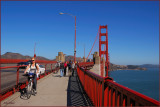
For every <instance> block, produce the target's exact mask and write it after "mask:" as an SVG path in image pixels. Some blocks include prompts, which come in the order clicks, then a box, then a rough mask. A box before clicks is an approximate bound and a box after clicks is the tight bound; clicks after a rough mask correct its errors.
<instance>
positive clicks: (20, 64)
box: [17, 62, 29, 69]
mask: <svg viewBox="0 0 160 107" xmlns="http://www.w3.org/2000/svg"><path fill="white" fill-rule="evenodd" d="M23 65H26V66H23ZM28 65H29V62H19V63H18V64H17V66H22V67H19V68H21V69H26V67H27V66H28Z"/></svg>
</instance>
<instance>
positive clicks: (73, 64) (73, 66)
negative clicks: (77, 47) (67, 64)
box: [72, 62, 75, 76]
mask: <svg viewBox="0 0 160 107" xmlns="http://www.w3.org/2000/svg"><path fill="white" fill-rule="evenodd" d="M74 69H75V63H74V62H73V63H72V76H74Z"/></svg>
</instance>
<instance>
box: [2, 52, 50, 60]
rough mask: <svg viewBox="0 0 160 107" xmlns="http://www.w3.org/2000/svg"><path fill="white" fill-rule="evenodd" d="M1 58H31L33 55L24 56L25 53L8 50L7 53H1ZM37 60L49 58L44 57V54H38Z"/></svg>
mask: <svg viewBox="0 0 160 107" xmlns="http://www.w3.org/2000/svg"><path fill="white" fill-rule="evenodd" d="M1 58H2V59H27V60H29V59H31V58H32V57H31V56H28V55H27V56H24V55H21V54H19V53H12V52H6V53H5V54H3V55H1ZM36 59H37V60H49V59H47V58H45V57H42V56H37V57H36Z"/></svg>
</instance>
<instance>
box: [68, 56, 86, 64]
mask: <svg viewBox="0 0 160 107" xmlns="http://www.w3.org/2000/svg"><path fill="white" fill-rule="evenodd" d="M70 60H71V61H74V56H72V55H68V56H65V61H67V62H69V61H70ZM76 61H79V62H81V61H83V59H82V58H81V57H76Z"/></svg>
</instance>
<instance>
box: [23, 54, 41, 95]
mask: <svg viewBox="0 0 160 107" xmlns="http://www.w3.org/2000/svg"><path fill="white" fill-rule="evenodd" d="M29 69H30V70H29ZM28 70H29V72H31V73H34V76H33V89H34V90H35V93H37V74H38V73H39V65H38V64H36V62H35V58H34V57H33V58H32V60H31V64H29V65H28V66H27V68H26V70H25V71H24V74H26V72H27V71H28ZM28 81H29V78H28Z"/></svg>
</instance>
